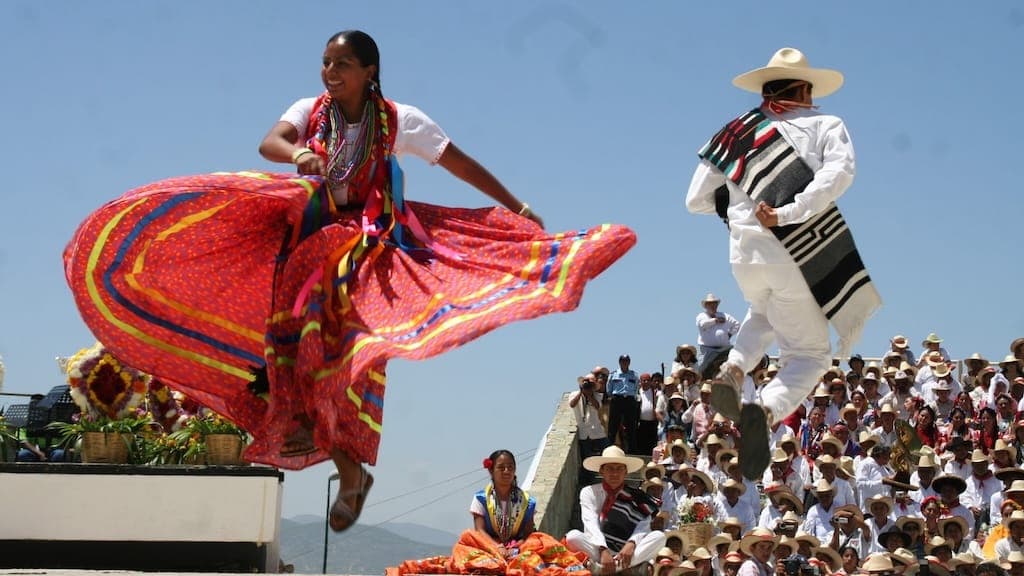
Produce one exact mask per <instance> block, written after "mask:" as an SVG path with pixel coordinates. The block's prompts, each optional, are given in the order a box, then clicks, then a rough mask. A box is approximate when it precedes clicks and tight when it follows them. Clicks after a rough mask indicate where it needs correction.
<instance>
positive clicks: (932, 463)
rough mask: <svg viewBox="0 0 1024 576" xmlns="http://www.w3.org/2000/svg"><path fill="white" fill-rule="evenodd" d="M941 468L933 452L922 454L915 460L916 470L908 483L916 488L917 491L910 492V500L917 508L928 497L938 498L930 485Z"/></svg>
mask: <svg viewBox="0 0 1024 576" xmlns="http://www.w3.org/2000/svg"><path fill="white" fill-rule="evenodd" d="M941 471H942V470H941V467H940V465H939V461H938V460H937V459H936V455H935V453H933V452H928V453H922V454H921V456H920V457H918V459H917V470H915V471H914V473H913V474H911V475H910V483H911V484H912V485H914V486H917V490H913V491H911V492H910V498H911V500H913V501H914V502H915V503H916V504H917V506H918V508H920V506H921V501H922V500H924V499H925V498H927V497H929V496H938V493H936V492H935V487H934V486H933V485H932V483H933V482H934V481H935V478H936V477H937V476H938V475H939V474H940V473H941Z"/></svg>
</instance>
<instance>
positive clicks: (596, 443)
mask: <svg viewBox="0 0 1024 576" xmlns="http://www.w3.org/2000/svg"><path fill="white" fill-rule="evenodd" d="M578 442H579V451H580V474H579V485H580V487H581V488H582V487H583V486H590V485H591V484H593V483H595V482H597V474H595V473H594V472H591V471H590V470H587V469H586V468H584V467H583V461H584V460H586V459H587V458H588V457H590V456H600V455H601V451H602V450H604V449H605V448H607V447H608V438H590V439H588V440H584V439H583V438H580V439H579V440H578Z"/></svg>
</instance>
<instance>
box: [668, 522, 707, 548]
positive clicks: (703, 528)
mask: <svg viewBox="0 0 1024 576" xmlns="http://www.w3.org/2000/svg"><path fill="white" fill-rule="evenodd" d="M676 530H678V531H679V532H682V534H683V553H684V555H687V556H689V555H690V554H692V553H693V551H694V550H696V549H697V548H700V547H702V546H705V547H706V546H707V545H708V540H711V536H712V534H714V531H715V527H714V525H713V524H708V523H707V522H694V523H692V524H680V525H679V527H678V528H676Z"/></svg>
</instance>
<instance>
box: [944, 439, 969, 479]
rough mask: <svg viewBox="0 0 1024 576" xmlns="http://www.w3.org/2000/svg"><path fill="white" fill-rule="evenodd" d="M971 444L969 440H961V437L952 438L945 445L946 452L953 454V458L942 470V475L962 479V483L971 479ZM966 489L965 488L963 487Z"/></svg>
mask: <svg viewBox="0 0 1024 576" xmlns="http://www.w3.org/2000/svg"><path fill="white" fill-rule="evenodd" d="M972 448H973V443H972V442H971V440H970V439H969V438H963V437H961V436H954V437H953V438H952V439H951V440H950V441H949V444H947V445H946V451H947V452H952V453H953V458H952V459H950V461H949V462H946V465H945V466H944V467H943V468H942V472H943V474H950V475H953V476H957V477H959V478H962V479H963V480H964V482H966V481H967V479H968V478H970V477H971V473H972V467H971V449H972ZM965 489H966V486H965Z"/></svg>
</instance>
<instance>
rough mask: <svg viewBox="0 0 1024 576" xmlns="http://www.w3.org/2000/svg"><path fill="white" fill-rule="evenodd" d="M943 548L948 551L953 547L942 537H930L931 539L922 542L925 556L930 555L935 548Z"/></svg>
mask: <svg viewBox="0 0 1024 576" xmlns="http://www.w3.org/2000/svg"><path fill="white" fill-rule="evenodd" d="M943 546H945V547H946V548H949V549H950V550H952V549H953V545H952V544H950V543H949V542H948V541H947V540H946V539H945V538H943V537H942V536H938V535H936V536H932V537H931V538H929V539H928V540H925V542H924V553H925V554H931V553H932V550H935V549H936V548H942V547H943Z"/></svg>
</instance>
